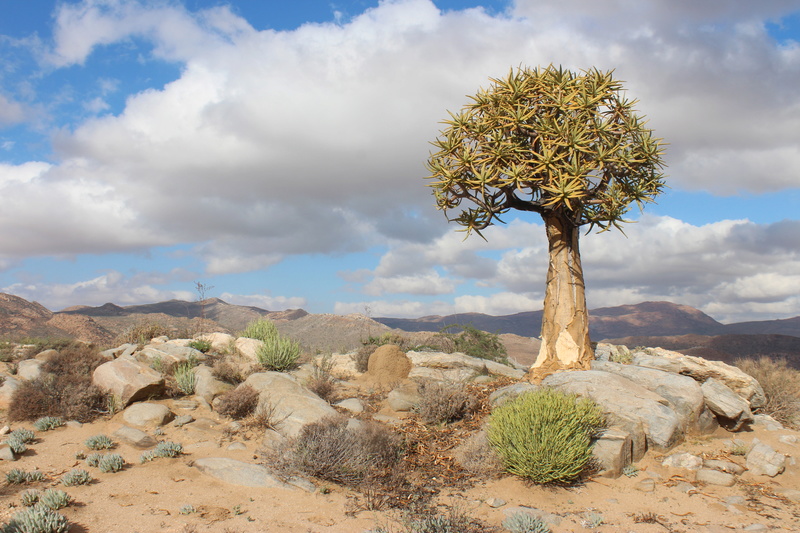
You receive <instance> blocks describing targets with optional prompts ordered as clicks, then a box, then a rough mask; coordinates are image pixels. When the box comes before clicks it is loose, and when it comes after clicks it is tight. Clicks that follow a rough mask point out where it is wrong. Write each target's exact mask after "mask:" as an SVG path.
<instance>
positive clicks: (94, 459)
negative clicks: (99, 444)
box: [86, 453, 103, 467]
mask: <svg viewBox="0 0 800 533" xmlns="http://www.w3.org/2000/svg"><path fill="white" fill-rule="evenodd" d="M102 458H103V454H102V453H90V454H89V455H87V456H86V464H87V465H89V466H91V467H96V466H97V465H99V464H100V459H102Z"/></svg>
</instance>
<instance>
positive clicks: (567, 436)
mask: <svg viewBox="0 0 800 533" xmlns="http://www.w3.org/2000/svg"><path fill="white" fill-rule="evenodd" d="M603 423H604V421H603V415H602V413H601V411H600V408H599V407H598V406H597V404H595V403H594V402H593V401H591V400H589V399H586V398H579V397H577V396H575V395H572V394H565V393H563V392H560V391H557V390H554V389H550V388H541V389H538V390H535V391H532V392H528V393H526V394H522V395H520V396H518V397H517V398H515V399H513V400H509V401H508V402H506V403H504V404H503V405H501V406H500V407H498V408H496V409H495V410H494V412H493V413H492V415H491V417H490V419H489V430H488V436H489V442H490V443H491V444H492V446H493V447H494V448H495V450H497V453H498V455H499V456H500V458H501V459H502V461H503V465H504V467H505V469H506V470H507V471H508V472H510V473H512V474H515V475H518V476H521V477H524V478H527V479H530V480H531V481H533V482H534V483H552V482H560V483H567V482H571V481H574V480H575V479H577V478H578V476H580V474H581V472H583V470H584V469H585V468H586V467H587V465H588V464H589V461H590V459H591V458H592V437H593V436H594V435H595V433H596V432H597V431H598V430H599V429H600V428H601V427H602V426H603Z"/></svg>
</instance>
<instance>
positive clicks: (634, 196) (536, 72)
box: [428, 65, 664, 378]
mask: <svg viewBox="0 0 800 533" xmlns="http://www.w3.org/2000/svg"><path fill="white" fill-rule="evenodd" d="M470 99H471V100H472V103H471V104H469V105H467V106H466V107H464V108H463V109H462V110H461V112H460V113H458V114H453V113H450V116H451V118H450V120H447V121H445V122H444V124H446V125H447V127H446V128H445V129H444V130H443V131H442V132H441V136H440V137H439V138H437V139H436V141H434V142H433V145H434V146H435V147H436V148H437V150H438V151H437V152H436V153H433V154H431V156H430V159H429V160H428V169H429V171H430V173H431V175H430V176H428V179H431V180H433V182H432V183H430V184H429V186H430V187H432V188H433V192H434V195H435V197H436V205H437V207H438V208H439V209H441V210H443V211H445V215H448V211H451V210H454V209H456V208H460V207H461V202H462V201H463V200H469V201H470V202H471V204H470V205H469V206H468V207H466V208H462V211H461V213H460V214H459V215H458V216H457V217H456V218H450V217H449V216H448V220H451V221H454V222H456V223H458V224H460V225H461V226H464V228H465V229H464V230H462V231H466V232H467V235H469V234H470V233H471V232H473V231H474V232H475V233H477V234H478V235H480V236H481V237H483V235H481V230H483V229H485V228H487V227H488V226H491V225H492V224H494V223H495V222H502V220H501V219H500V216H501V215H503V214H504V213H506V212H508V211H509V210H511V209H518V210H521V211H533V212H535V213H539V215H541V217H542V219H543V220H544V225H545V228H546V232H547V240H548V246H549V255H550V257H549V260H550V262H549V268H548V272H547V286H546V291H545V298H544V316H543V320H542V331H541V337H542V344H541V349H540V351H539V356H538V357H537V359H536V362H535V363H534V364H533V366H532V367H531V370H532V374H533V377H534V378H536V377H542V376H545V375H547V374H550V373H553V372H555V371H558V370H563V369H587V368H589V365H590V362H591V360H592V359H593V358H594V353H593V350H592V347H591V343H590V341H589V317H588V314H587V310H586V296H585V291H584V282H583V270H582V268H581V258H580V252H579V249H578V236H579V231H580V229H579V228H580V227H581V226H584V225H588V226H589V227H588V230H589V231H591V229H592V228H594V227H598V228H600V229H601V230H602V231H605V230H607V229H609V228H611V227H612V226H613V227H617V228H619V225H620V223H622V222H625V220H624V219H623V216H624V215H625V214H626V213H627V212H628V210H629V209H630V206H631V204H632V203H634V202H635V203H636V204H637V205H638V206H639V208H640V209H641V208H642V205H643V204H644V203H645V202H650V201H653V199H654V198H655V197H656V196H657V195H658V194H659V193H660V192H661V191H662V189H663V187H664V183H663V178H664V175H663V173H662V172H661V169H662V168H663V167H664V162H663V161H662V155H663V146H662V144H661V139H657V138H655V137H653V136H652V132H651V130H649V129H647V128H646V127H645V121H644V120H643V117H642V116H640V115H637V113H636V111H635V110H634V108H633V106H634V104H635V103H636V102H635V101H632V100H628V99H626V98H625V96H624V91H623V88H622V84H621V83H620V81H619V80H615V79H613V76H612V72H600V71H599V70H597V69H592V70H588V71H584V72H581V73H579V74H578V73H574V72H570V71H568V70H563V69H562V68H561V67H554V66H552V65H551V66H549V67H547V68H544V69H528V68H519V69H516V70H513V69H512V70H511V72H510V73H509V75H508V77H506V78H505V79H492V80H491V86H490V87H489V89H482V90H480V91H479V92H478V94H476V95H475V96H471V97H470Z"/></svg>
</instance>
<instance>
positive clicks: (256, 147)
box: [0, 0, 800, 316]
mask: <svg viewBox="0 0 800 533" xmlns="http://www.w3.org/2000/svg"><path fill="white" fill-rule="evenodd" d="M794 4H795V3H794V2H792V1H790V0H769V1H763V2H750V1H746V0H709V1H708V2H693V1H690V0H680V1H675V2H669V3H665V2H661V1H658V0H641V1H634V0H614V1H613V2H612V4H610V5H612V6H613V7H609V5H607V4H603V5H602V6H601V5H599V4H598V3H597V2H593V1H591V0H565V1H563V2H558V3H553V2H541V1H538V0H517V1H516V2H515V3H514V4H513V6H512V7H511V8H510V9H509V10H508V11H507V12H504V13H501V14H498V15H491V14H489V13H487V12H485V11H484V10H482V9H470V10H463V11H446V12H442V11H440V10H439V9H437V8H436V6H435V5H434V4H433V3H432V2H431V1H430V0H387V1H384V2H381V3H380V4H379V5H378V6H377V7H374V8H371V9H369V10H367V11H365V12H364V13H362V14H360V15H356V16H354V17H352V18H351V19H348V20H343V19H342V18H341V17H337V18H336V20H333V21H331V22H330V23H325V24H306V25H303V26H301V27H299V28H296V29H294V30H290V31H275V30H272V29H265V30H256V29H255V28H253V27H252V26H251V25H250V24H249V23H248V22H247V21H246V20H244V19H243V18H241V17H239V16H238V15H236V14H235V13H233V12H232V11H231V9H230V8H229V7H226V6H221V7H215V8H212V9H205V10H199V11H190V10H189V9H187V8H186V7H184V6H183V5H181V4H180V3H176V2H149V1H144V0H141V1H130V2H120V1H117V0H83V1H81V2H73V3H59V4H58V7H57V11H56V13H55V16H54V33H53V38H52V42H51V43H50V45H51V46H50V48H49V50H47V51H46V52H45V53H44V55H43V56H42V58H43V60H44V61H45V62H46V63H47V64H49V66H50V67H51V68H55V69H58V68H66V67H69V66H74V65H85V64H89V63H91V62H92V61H93V58H94V54H96V53H97V52H98V50H99V49H101V48H102V47H106V46H111V45H115V44H118V43H127V44H128V45H130V46H132V47H137V48H138V51H139V52H140V54H141V55H142V57H143V58H144V60H145V61H162V62H169V63H170V64H174V65H177V66H178V67H179V75H178V76H177V77H176V78H175V79H174V80H171V81H170V82H169V83H166V84H165V85H163V86H158V87H151V88H149V89H146V90H141V91H139V92H134V93H129V94H126V96H127V98H126V103H125V106H124V109H123V110H122V111H121V112H119V113H118V114H106V115H103V116H92V117H90V118H87V119H82V121H81V122H76V123H73V124H67V125H64V126H63V127H62V128H60V129H59V130H58V131H57V132H53V148H54V153H55V158H54V160H53V161H52V162H50V163H38V162H29V163H24V164H19V165H9V164H5V165H2V166H0V195H2V197H3V198H4V206H3V210H2V211H0V230H2V231H0V249H2V250H3V253H4V254H6V257H7V258H8V259H7V260H9V261H10V260H13V259H15V258H21V257H26V256H30V255H69V254H80V253H88V252H96V253H102V252H109V251H124V250H141V249H147V248H150V247H153V246H162V245H174V244H177V243H186V242H192V243H196V248H195V253H196V254H197V256H198V257H200V258H201V259H202V260H203V261H204V262H205V265H206V272H207V273H208V274H212V275H213V274H225V273H237V272H245V271H249V270H256V269H263V268H266V267H268V266H270V265H272V264H275V263H276V262H278V261H280V260H282V258H284V257H286V256H287V255H300V254H342V253H348V252H355V251H364V250H367V249H370V248H371V247H374V246H388V247H389V251H388V253H386V254H385V255H384V256H383V257H382V258H381V261H380V264H379V265H378V266H377V268H375V269H374V271H373V272H372V278H371V279H369V280H366V281H364V282H361V287H362V288H363V289H364V290H365V291H366V292H367V294H368V295H369V296H385V295H389V294H427V295H443V294H448V293H449V292H452V291H453V290H455V289H456V288H457V287H460V286H463V284H464V283H465V282H467V281H468V282H474V283H475V284H476V285H481V286H482V287H484V288H495V289H497V290H500V291H501V294H505V295H506V296H503V297H500V296H497V297H494V299H493V300H492V301H491V302H489V301H484V300H481V299H480V298H474V299H472V300H471V301H470V304H471V305H476V306H484V307H482V308H486V309H501V308H503V309H507V310H517V309H519V306H521V305H528V303H529V302H531V301H536V300H537V299H538V294H539V292H538V291H540V290H541V289H540V288H539V284H538V283H537V281H536V280H543V273H542V272H543V269H545V268H546V243H545V241H544V235H543V231H542V230H541V227H540V226H537V225H536V224H533V223H529V222H519V221H517V222H513V223H512V224H511V225H509V226H508V227H505V228H502V229H491V230H489V233H487V238H488V240H489V242H488V243H484V242H483V241H479V239H470V240H469V241H467V243H462V242H461V235H460V234H457V235H456V234H453V233H452V232H451V228H448V227H447V226H446V224H445V222H444V220H443V219H442V218H441V217H439V214H438V213H435V211H434V210H433V207H432V199H431V197H430V195H429V190H427V189H426V188H425V187H423V185H424V182H423V180H422V179H421V178H422V177H423V176H424V175H425V169H424V161H425V159H426V158H427V155H428V152H429V149H430V146H429V145H428V144H427V143H428V141H430V140H432V139H433V138H434V137H435V136H436V135H437V131H438V129H439V128H440V124H439V121H440V120H441V119H443V118H445V117H446V116H447V115H446V110H448V109H449V110H457V109H458V108H460V107H461V106H462V105H463V104H465V103H466V102H467V99H466V98H465V96H464V95H465V94H474V93H475V91H476V90H477V88H478V87H480V86H482V85H483V86H485V85H486V84H487V77H488V76H500V75H503V74H504V73H505V72H506V70H507V69H508V68H509V67H511V66H517V65H531V66H536V65H546V64H548V63H551V62H553V63H557V64H559V63H560V64H563V65H565V66H567V67H569V68H587V67H591V66H597V67H599V68H601V69H611V68H615V69H616V73H617V76H618V77H620V78H621V79H624V80H626V86H627V87H628V88H629V89H630V95H631V96H632V97H636V98H639V99H640V100H641V102H640V104H639V105H638V106H639V108H640V109H641V110H642V111H643V112H644V113H646V114H647V115H648V118H649V119H650V123H649V124H650V125H651V126H652V127H653V128H654V129H655V130H656V133H657V135H659V136H662V137H664V138H665V139H666V140H667V142H669V143H670V144H669V147H668V152H667V161H668V163H669V166H670V168H669V173H670V185H671V186H673V187H675V188H684V189H697V190H705V191H711V192H712V193H714V194H734V193H736V192H739V191H747V192H759V191H776V190H782V189H787V188H794V187H796V186H797V171H796V170H792V169H797V168H800V150H799V149H798V146H800V93H798V92H797V90H796V87H797V86H799V85H800V45H798V43H796V42H786V43H776V42H774V41H773V39H772V38H771V37H770V36H769V34H768V32H767V30H766V24H767V23H768V22H770V21H775V20H779V19H780V18H781V17H783V16H786V15H787V14H789V13H791V12H793V11H794V10H796V5H794ZM42 49H43V48H42V43H41V42H37V43H36V47H35V51H36V52H39V51H41V50H42ZM98 84H99V85H98V86H99V90H100V95H99V96H98V98H97V99H96V100H90V101H89V102H87V105H88V106H89V108H90V109H92V110H93V111H94V112H102V111H107V110H108V109H107V108H106V105H107V104H106V100H105V99H104V98H105V96H107V95H108V94H110V93H111V92H119V91H125V90H126V89H125V87H124V83H123V82H120V81H118V80H114V79H101V80H98ZM92 96H94V95H92ZM17 100H19V98H17ZM15 102H16V100H14V99H12V98H11V97H0V124H2V123H15V122H17V121H19V120H22V118H23V117H22V115H21V114H20V113H21V112H22V110H21V107H20V106H19V104H17V103H15ZM32 199H35V202H32V201H31V200H32ZM787 224H789V225H792V224H793V222H791V221H790V222H787ZM639 227H640V228H646V229H647V230H648V232H647V233H646V234H645V233H641V232H640V231H638V230H637V229H631V230H630V231H629V237H630V238H629V239H628V240H626V241H624V242H623V241H620V240H619V239H620V238H621V237H619V236H618V237H610V238H608V236H603V237H602V238H601V237H592V238H591V239H585V240H584V252H585V261H586V266H587V280H588V281H589V284H590V287H594V288H593V289H591V290H593V291H595V292H593V293H592V292H590V298H593V297H592V296H591V295H592V294H595V295H602V297H596V299H598V300H602V299H604V298H605V297H606V296H608V299H612V295H611V292H612V291H613V290H614V288H615V287H616V290H617V291H618V294H623V293H625V294H630V295H641V296H645V295H646V296H648V297H650V296H652V297H654V298H655V297H661V296H663V297H672V298H673V299H674V298H679V297H683V296H685V297H687V298H690V297H692V295H695V296H696V295H697V294H710V293H713V292H714V291H717V293H718V294H719V295H720V298H723V299H724V300H725V301H726V302H729V303H727V304H725V303H724V302H723V303H720V304H719V305H723V306H724V305H728V307H727V308H725V309H728V311H725V313H729V314H730V316H733V315H735V313H736V311H735V309H734V308H733V306H734V305H735V300H736V297H734V296H732V295H735V294H745V293H747V290H745V286H747V287H752V286H755V285H759V284H760V283H762V282H763V283H766V281H765V280H764V279H762V278H757V277H754V276H756V275H757V274H758V273H759V272H761V273H762V274H770V273H772V274H774V275H775V276H785V275H788V274H787V273H786V272H784V270H782V269H786V268H792V267H795V266H796V263H795V262H794V261H796V250H795V252H792V251H791V250H790V249H789V248H787V247H786V246H784V245H781V244H780V243H775V247H774V251H775V253H776V254H777V257H778V260H777V264H775V265H773V264H770V265H769V271H768V272H765V271H764V269H765V263H766V261H765V259H764V256H763V255H761V256H759V252H756V251H751V248H757V247H759V246H761V247H763V246H765V242H764V241H765V240H766V241H767V242H769V241H771V240H772V239H770V238H768V237H769V235H767V234H768V233H769V232H771V231H779V230H780V228H778V227H777V226H772V227H770V228H768V229H767V228H763V227H759V226H757V225H754V224H751V223H747V222H733V221H726V222H720V223H718V224H717V225H710V226H708V227H706V226H703V227H694V226H690V225H686V224H682V223H681V222H680V221H677V220H667V219H643V221H642V223H641V224H640V226H639ZM754 235H755V237H756V238H755V240H753V239H754ZM770 235H771V234H770ZM690 236H691V237H690ZM695 237H696V238H698V239H701V241H702V243H703V245H702V246H700V245H694V244H692V242H693V241H692V239H693V238H695ZM760 237H765V239H760ZM759 239H760V240H759ZM595 242H597V243H601V242H602V243H603V244H595ZM520 243H524V244H520ZM726 247H727V249H726ZM738 253H740V254H741V255H735V254H738ZM792 254H795V255H792ZM734 257H735V260H734V259H733V258H734ZM770 262H771V260H770ZM781 265H782V266H781ZM437 267H438V268H441V269H444V270H442V271H441V272H440V271H438V270H435V269H436V268H437ZM590 267H591V269H590ZM623 273H624V274H623ZM359 279H361V278H359ZM779 279H782V278H779V277H778V278H774V280H779ZM531 280H534V281H533V282H531ZM654 280H655V281H654ZM774 280H773V281H774ZM774 283H775V284H779V281H774ZM542 284H543V282H542ZM725 284H727V285H725ZM772 284H773V282H770V283H769V284H768V285H769V286H772ZM620 286H622V287H623V289H622V290H620ZM748 290H749V289H748ZM602 291H608V294H606V293H605V292H602ZM694 291H700V292H694ZM702 291H705V292H702ZM767 292H769V291H767ZM773 292H774V290H773ZM508 295H516V297H514V298H511V297H509V296H508ZM487 298H488V297H487ZM787 298H788V297H787ZM778 300H779V298H778ZM598 303H600V302H598ZM778 303H779V302H778V301H777V300H776V301H775V302H772V303H769V302H765V305H766V304H770V305H773V304H774V305H777V304H778ZM341 305H343V306H346V305H349V304H341ZM357 305H362V304H357ZM376 305H377V303H376ZM393 305H394V304H393ZM396 305H401V304H396ZM402 305H403V306H405V309H412V307H413V305H416V304H414V303H413V302H406V303H403V304H402ZM436 305H439V304H436ZM436 305H434V307H436ZM458 305H460V304H458V303H456V301H455V300H454V301H453V302H452V303H441V305H440V306H439V308H441V309H445V308H451V309H452V308H455V307H457V306H458ZM429 306H430V304H425V308H426V309H430V307H429ZM399 311H400V309H399V308H398V312H399ZM512 312H513V311H512Z"/></svg>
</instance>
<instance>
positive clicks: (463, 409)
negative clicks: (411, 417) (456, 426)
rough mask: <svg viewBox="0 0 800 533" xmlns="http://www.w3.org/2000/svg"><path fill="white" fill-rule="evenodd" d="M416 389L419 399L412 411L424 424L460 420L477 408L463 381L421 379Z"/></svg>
mask: <svg viewBox="0 0 800 533" xmlns="http://www.w3.org/2000/svg"><path fill="white" fill-rule="evenodd" d="M418 391H419V396H420V400H419V403H418V404H417V405H415V406H414V411H416V412H417V414H419V416H420V418H421V419H422V421H423V422H424V423H426V424H447V423H449V422H453V421H455V420H461V419H462V418H464V417H465V416H467V415H469V414H471V413H473V412H474V411H475V409H476V408H477V403H476V401H475V398H474V397H473V396H472V395H471V394H470V393H469V391H468V390H467V387H466V385H464V383H458V382H454V381H422V382H420V383H419V386H418Z"/></svg>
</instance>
